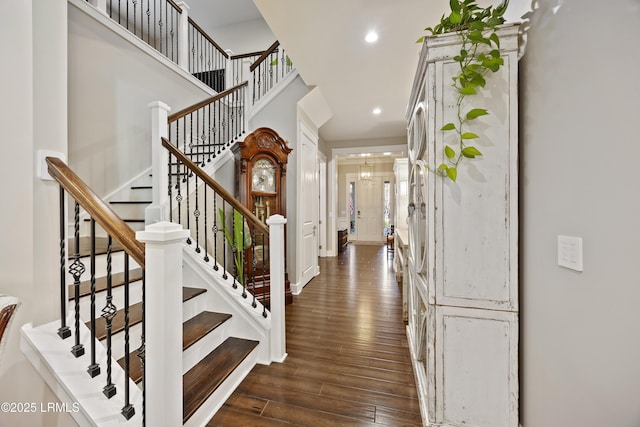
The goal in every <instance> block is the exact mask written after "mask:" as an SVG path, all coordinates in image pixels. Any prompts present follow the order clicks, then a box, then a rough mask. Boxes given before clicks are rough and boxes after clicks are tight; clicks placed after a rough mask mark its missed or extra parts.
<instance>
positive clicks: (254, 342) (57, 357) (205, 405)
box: [21, 0, 292, 426]
mask: <svg viewBox="0 0 640 427" xmlns="http://www.w3.org/2000/svg"><path fill="white" fill-rule="evenodd" d="M69 1H70V2H73V3H77V7H82V8H84V7H93V6H90V5H89V3H85V2H77V1H76V0H69ZM100 3H101V2H98V3H97V4H100ZM187 10H188V9H187ZM183 12H184V13H183V15H182V16H183V18H185V22H186V20H187V19H186V18H187V16H186V11H183ZM110 13H111V11H110ZM99 18H100V19H103V18H102V17H99ZM112 18H113V16H112ZM113 19H115V18H113ZM189 25H190V28H191V27H193V28H196V29H198V31H200V30H199V27H197V25H195V23H193V22H192V21H191V20H189ZM134 33H135V31H134ZM136 35H137V34H136ZM150 44H151V43H150ZM216 46H217V45H216ZM163 54H164V53H163ZM225 55H226V54H225ZM254 55H255V54H254ZM278 55H281V60H280V63H281V64H285V63H286V67H285V66H284V65H282V66H280V65H279V66H278V67H277V68H275V70H276V74H275V79H274V78H273V72H272V71H273V69H274V66H273V64H277V63H278V60H277V59H275V60H274V57H275V58H278ZM285 57H286V56H285V53H284V50H283V49H282V48H279V45H278V44H277V43H276V44H274V45H273V46H272V47H271V48H269V50H268V51H265V52H263V53H262V54H261V55H259V57H258V60H259V62H260V64H258V63H257V62H258V61H256V63H255V67H253V68H252V69H251V70H250V71H249V66H248V64H246V60H247V58H248V57H247V56H238V57H236V58H230V61H229V64H228V66H226V69H227V75H228V76H229V79H227V86H229V84H228V82H229V81H233V79H235V80H236V83H238V82H237V80H238V78H239V77H242V76H243V73H245V74H244V75H251V79H252V84H248V83H247V82H244V83H241V84H237V85H236V86H235V87H234V88H232V89H229V90H227V91H224V92H222V93H220V94H219V95H217V96H215V97H213V98H211V99H209V100H205V101H203V102H202V103H200V104H201V105H196V106H194V107H193V108H192V109H191V111H190V112H184V111H183V112H181V113H184V114H183V115H182V116H181V118H182V121H181V122H178V121H177V120H175V124H174V125H172V126H175V127H173V128H171V135H172V137H175V138H176V140H175V141H173V140H172V142H173V144H174V145H175V146H177V147H178V149H180V150H181V151H182V152H183V153H184V154H185V155H186V156H187V157H188V158H189V159H190V160H191V161H192V162H194V163H196V164H197V165H198V166H200V167H203V168H206V169H207V170H208V171H207V173H208V174H212V171H213V170H215V167H216V166H217V163H219V162H223V161H226V160H228V159H229V158H230V157H231V156H230V154H228V153H230V149H229V148H230V147H231V145H232V144H233V143H235V142H236V140H237V139H238V138H239V137H240V136H242V135H243V134H244V133H245V132H246V126H247V116H248V109H249V108H250V107H251V106H253V104H254V103H256V101H258V100H260V102H261V103H263V104H264V102H266V100H265V94H266V92H267V91H268V90H270V89H271V87H272V86H273V84H274V82H275V83H277V82H278V81H280V80H282V79H283V78H284V77H285V76H286V74H287V73H289V72H290V71H291V70H292V67H291V64H290V61H289V60H288V57H286V59H287V60H286V61H285ZM252 59H256V58H255V56H253V57H252ZM223 61H224V60H223ZM242 62H245V66H241V65H240V64H241V63H242ZM269 64H272V65H269ZM216 67H218V68H220V67H221V66H220V65H219V64H218V65H216ZM222 68H224V67H222ZM200 71H202V70H191V71H190V72H191V74H192V75H194V76H195V77H194V78H197V77H199V73H200ZM269 73H271V76H270V77H269V78H268V79H267V76H268V75H269ZM200 74H202V73H200ZM205 74H206V73H205ZM267 80H269V82H270V83H269V87H267V83H266V82H267ZM205 83H206V82H205ZM216 85H217V86H216V87H219V88H220V85H221V83H220V79H217V80H216ZM245 89H246V92H245ZM204 112H208V114H209V116H205V115H204ZM212 112H213V114H212ZM201 113H202V114H201ZM194 115H195V117H196V118H195V120H196V121H195V122H191V123H190V125H189V127H188V126H187V125H186V124H185V120H186V119H185V117H188V119H189V120H193V119H192V118H193V117H194ZM169 122H170V120H169ZM167 123H168V121H167V118H166V116H165V118H164V121H163V120H160V122H159V126H160V135H161V136H167V137H168V136H169V135H167V134H166V131H167V130H168V129H167V128H168V126H167ZM192 123H198V124H196V126H193V124H192ZM180 126H182V127H180ZM163 127H164V130H163V129H162V128H163ZM194 129H195V133H194ZM204 129H208V135H207V138H205V132H204V131H203V132H202V133H199V132H200V130H204ZM163 133H165V134H164V135H163ZM159 139H160V138H158V145H159V142H160V141H159ZM223 154H224V155H223ZM62 165H63V166H64V167H66V165H64V164H62ZM164 166H166V169H167V170H166V171H165V172H167V173H166V174H164V175H161V174H155V172H154V174H155V177H153V176H152V174H151V172H150V171H145V172H143V173H141V174H140V176H139V177H138V178H137V179H135V180H133V181H132V182H130V183H128V184H126V185H125V186H123V187H122V188H121V189H119V190H118V191H116V192H115V193H113V194H111V195H110V196H108V197H107V201H106V203H105V202H102V201H94V200H90V202H89V205H85V203H86V200H89V199H91V197H89V196H87V195H88V194H89V193H92V192H91V191H90V189H87V190H83V189H82V188H81V190H80V193H81V194H80V195H79V196H78V195H77V194H75V193H74V191H77V190H74V189H72V188H71V187H74V185H71V184H70V183H72V184H75V183H77V181H80V180H79V178H77V177H76V176H75V175H74V174H73V173H72V172H71V174H72V175H74V177H72V178H68V177H66V178H64V179H62V180H61V178H60V177H61V176H62V175H63V174H62V173H61V172H60V171H59V170H58V169H56V170H55V171H53V170H52V163H51V162H50V163H49V172H50V174H51V175H52V176H55V177H56V180H58V182H59V183H60V185H61V188H62V187H64V189H65V190H66V191H67V193H68V194H69V196H70V197H69V199H70V200H71V198H73V199H75V200H78V203H79V204H80V205H81V207H82V209H83V210H85V211H86V212H83V213H82V214H79V213H78V210H77V208H76V213H75V221H74V222H75V224H74V225H73V226H72V227H74V228H75V233H74V232H70V233H67V234H75V238H71V239H68V240H66V239H61V264H62V266H61V273H60V274H61V282H62V283H61V302H60V303H61V317H60V320H57V321H54V322H51V323H48V324H45V325H41V326H38V327H32V326H31V325H25V326H24V327H23V328H22V330H21V333H22V341H21V349H22V351H23V352H24V353H25V354H26V355H27V357H28V358H29V360H30V361H31V363H32V364H33V365H34V367H36V369H37V370H38V371H39V372H40V373H41V375H42V376H43V378H44V379H45V381H46V382H47V383H48V384H49V385H50V387H51V388H52V390H54V392H55V393H56V394H57V396H58V397H59V398H60V400H61V401H62V402H63V403H67V404H68V405H69V406H70V407H71V406H72V405H73V407H74V408H76V405H77V408H78V410H77V411H74V412H73V413H71V415H72V416H73V417H74V419H75V420H76V421H77V422H78V423H79V424H80V425H100V426H111V425H145V424H146V425H158V421H157V419H158V418H157V417H158V416H160V417H162V414H163V413H164V410H165V408H164V407H165V406H172V404H173V403H174V402H175V400H174V399H166V398H164V397H162V394H161V393H160V394H159V393H158V390H156V389H155V388H154V387H147V386H146V385H145V383H146V382H147V381H151V378H152V377H153V378H158V377H162V376H163V373H162V372H160V373H158V372H155V371H153V370H152V372H149V370H150V369H151V365H152V364H151V360H152V358H157V357H160V359H162V355H158V354H157V352H156V354H152V353H153V352H151V351H150V343H151V336H152V335H154V336H156V335H158V334H159V333H162V332H163V331H159V332H158V328H159V326H158V325H156V324H155V322H151V321H150V320H149V311H150V310H149V307H147V310H146V312H145V306H144V305H145V304H150V303H149V300H150V298H149V292H150V291H154V292H156V293H157V292H158V289H162V290H164V289H167V288H168V286H167V284H166V283H150V282H149V277H151V275H150V269H153V268H154V267H149V259H150V258H149V257H147V262H146V265H145V262H144V256H143V257H142V258H140V255H138V256H137V257H136V256H135V255H133V254H132V255H131V256H129V255H126V254H125V252H127V253H130V252H129V251H130V249H127V248H129V246H128V244H127V243H126V242H129V241H133V240H135V237H134V236H133V233H134V231H141V230H144V224H145V211H146V209H147V208H148V207H149V205H150V204H151V203H156V204H157V203H158V200H157V199H156V198H155V196H154V194H155V193H154V191H153V188H154V186H156V185H158V179H157V178H158V177H160V176H165V177H167V176H168V180H169V182H168V184H169V185H170V188H172V190H171V191H172V192H173V195H172V196H173V198H174V199H176V193H177V195H178V196H180V192H181V191H182V192H183V193H182V194H183V195H184V197H185V198H186V200H188V199H189V198H190V196H191V195H192V193H193V192H194V191H195V197H196V199H197V197H198V196H197V194H198V190H197V188H198V178H195V183H194V179H193V174H192V173H191V172H188V171H187V170H186V169H185V168H184V167H183V166H180V164H178V162H177V161H176V159H175V158H174V159H173V160H172V157H171V156H169V161H168V164H167V163H165V164H164V165H163V167H164ZM59 167H60V166H56V168H59ZM65 179H66V181H65ZM63 181H65V182H66V185H65V184H63ZM154 181H155V182H154ZM80 183H81V182H80ZM189 183H191V185H192V186H193V187H191V188H189ZM194 184H195V185H194ZM83 185H84V183H81V186H80V187H82V186H83ZM200 185H201V184H200ZM159 188H166V187H165V186H164V184H163V186H161V187H159ZM83 191H84V193H83ZM216 191H218V190H216ZM160 193H166V192H164V191H161V192H160ZM215 197H219V196H218V193H215V195H214V198H215ZM224 197H226V196H224ZM85 199H86V200H85ZM62 200H64V199H62ZM170 203H171V202H169V201H167V200H166V199H165V203H164V204H163V209H166V210H168V211H170V212H174V209H175V208H172V207H171V206H170ZM187 203H188V202H187ZM223 203H227V205H226V206H227V207H230V206H231V207H232V209H240V207H235V205H234V204H233V203H237V202H233V201H229V200H227V199H225V201H224V202H223ZM228 203H231V204H228ZM63 205H64V203H63ZM94 205H95V206H94ZM97 205H100V206H99V208H100V209H99V210H101V209H102V207H103V206H102V205H105V207H106V209H107V212H106V213H99V215H98V217H96V215H95V209H96V206H97ZM214 206H215V204H214ZM223 206H224V204H223ZM177 209H178V212H179V211H180V205H179V202H178V207H177ZM187 209H188V204H187ZM196 210H197V207H196ZM61 212H62V213H61V217H62V218H63V221H62V223H61V234H62V235H64V234H65V233H64V231H63V230H66V229H67V225H66V224H64V223H65V222H66V214H64V208H61ZM214 212H215V208H214ZM247 214H248V215H249V216H252V215H251V213H250V212H247ZM214 216H217V215H215V214H214ZM91 218H93V219H95V220H96V223H97V225H98V226H97V227H95V232H94V233H93V234H94V236H95V239H94V244H93V245H92V243H91V239H90V238H88V237H79V236H88V235H90V234H91V233H90V229H91V228H93V225H94V223H93V222H92V219H91ZM105 218H106V219H105ZM105 221H106V223H105ZM204 221H205V222H204V229H205V230H206V229H208V228H211V224H209V225H208V226H207V223H206V221H207V216H206V213H205V216H204ZM112 222H113V223H116V224H117V226H114V225H113V224H111V223H112ZM147 222H149V221H148V219H147ZM195 224H196V225H195V228H194V227H193V226H191V227H189V225H188V223H187V228H190V232H191V234H194V233H195V237H194V239H193V240H192V239H191V238H188V239H184V238H183V239H181V242H180V243H177V245H179V247H181V249H180V250H179V252H181V254H182V256H181V258H182V263H181V264H180V265H178V266H177V267H176V269H177V270H179V271H180V272H181V273H180V280H181V282H182V305H181V307H180V305H179V304H178V305H177V306H178V307H180V308H181V311H182V316H181V317H182V357H181V361H174V363H166V364H164V365H163V369H164V370H165V372H166V373H167V376H171V375H169V374H173V373H174V372H176V370H179V373H180V374H181V375H182V381H181V383H182V392H181V395H182V405H181V407H182V422H183V424H184V425H186V426H203V425H205V424H206V423H207V422H208V420H209V419H210V418H211V417H212V416H213V414H215V412H216V411H217V410H218V409H219V408H220V407H221V406H222V404H223V403H224V401H225V400H226V399H227V398H228V396H229V395H230V394H231V393H232V392H233V390H234V389H235V388H236V387H237V386H238V385H239V384H240V382H241V381H242V380H243V379H244V377H245V376H246V375H247V374H248V373H249V372H250V371H251V369H252V368H253V367H254V366H255V364H256V363H262V364H269V363H271V362H273V361H280V362H281V361H283V360H284V357H286V353H285V352H284V350H285V346H284V317H283V314H281V313H283V312H284V305H282V306H278V305H279V303H278V304H277V305H276V306H275V307H274V306H273V305H272V307H271V308H272V310H276V311H278V313H276V312H274V313H275V314H273V315H272V313H271V312H268V311H267V310H266V309H265V308H264V306H263V305H262V304H260V302H259V301H256V299H255V298H251V296H250V295H248V292H247V289H246V288H244V287H243V286H238V281H237V279H236V278H235V277H234V276H233V271H232V268H229V266H228V265H225V264H224V263H223V262H222V261H219V258H221V257H222V258H224V257H225V255H226V253H227V252H229V251H230V250H231V248H229V247H227V246H225V245H224V244H223V245H222V250H221V251H220V252H221V254H217V253H216V250H217V249H218V248H217V246H215V245H214V247H213V248H212V249H211V250H212V252H213V253H212V255H211V256H210V257H208V256H207V249H206V246H207V245H206V243H205V244H204V245H205V246H204V254H205V256H204V258H203V253H202V249H203V248H202V243H201V241H199V240H198V235H199V226H198V215H195ZM111 227H114V228H111ZM125 229H126V230H125ZM213 229H214V232H213V234H214V235H215V234H216V233H215V232H216V229H218V225H214V227H213ZM275 229H276V235H279V236H280V237H277V238H276V241H278V240H277V239H280V242H281V243H282V242H283V241H284V223H282V224H280V225H278V226H276V227H275ZM80 230H81V231H80ZM105 230H106V231H105ZM119 230H125V231H124V232H122V233H121V231H119ZM148 230H149V229H148V228H147V231H148ZM218 230H219V229H218ZM185 233H186V232H185ZM266 233H267V234H264V238H266V239H267V241H268V238H269V233H270V232H269V231H267V232H266ZM169 234H170V233H169ZM109 235H111V236H113V241H112V243H111V245H110V244H109V241H110V240H109V239H108V237H107V236H109ZM116 235H117V236H119V238H122V236H123V235H124V241H125V243H122V244H119V243H118V241H121V240H119V238H118V237H116ZM185 237H186V236H185ZM75 239H78V242H79V251H78V255H77V256H76V254H75V251H74V250H73V248H74V247H75V244H76V241H75ZM204 239H205V241H206V239H207V237H206V231H205V237H204ZM214 241H215V240H214ZM136 244H138V245H140V243H139V242H136ZM150 245H151V244H150V243H149V242H147V250H148V249H149V247H150ZM91 246H94V250H93V254H92V250H91ZM151 246H152V245H151ZM218 246H219V245H218ZM276 247H279V248H280V250H281V251H282V253H280V254H279V255H277V256H276V255H273V254H275V253H276V252H273V253H272V255H271V256H270V257H271V258H274V259H276V258H282V259H283V248H284V245H283V243H282V244H281V245H276ZM263 249H265V247H263ZM65 251H66V252H65ZM142 251H143V252H144V249H142ZM65 253H66V254H68V255H65ZM65 258H66V259H65ZM130 258H131V259H130ZM209 258H210V259H209ZM140 259H142V261H140V264H138V263H137V262H136V261H135V260H140ZM78 263H80V266H82V267H78V265H77V264H78ZM152 264H153V263H152ZM156 264H157V263H156ZM85 266H87V267H86V268H85ZM89 266H91V272H90V271H89ZM156 267H157V266H156ZM80 270H84V274H83V275H82V276H81V277H82V278H81V279H80V275H79V271H80ZM154 271H156V270H154ZM76 273H78V274H76ZM74 274H76V275H75V276H74ZM272 274H273V277H272V283H274V282H275V283H278V282H279V279H278V276H279V275H280V273H278V271H277V269H276V270H274V272H273V273H272ZM89 276H92V277H93V278H94V280H91V279H89ZM281 276H282V278H281V282H282V286H283V287H284V265H282V268H281ZM145 277H146V280H145ZM153 277H154V278H157V277H158V275H157V274H156V273H154V275H153ZM176 289H177V288H176ZM271 292H272V294H271V295H272V296H271V298H272V300H273V292H274V289H273V285H272V289H271ZM278 292H282V295H284V289H279V290H278ZM145 294H146V296H145ZM266 296H267V298H269V295H266ZM280 299H281V300H282V301H284V296H282V298H280V297H278V296H277V294H276V298H275V300H280ZM173 301H175V302H177V298H176V299H174V300H173ZM125 307H128V309H125ZM162 307H165V306H164V305H163V306H162ZM180 308H178V309H176V310H172V311H171V313H170V314H176V313H178V312H179V311H180ZM155 311H156V312H157V311H158V309H157V307H156V308H155ZM167 314H169V313H167ZM178 317H179V316H178ZM177 324H179V323H176V325H177ZM154 328H155V329H154ZM160 329H162V327H160ZM175 336H177V334H176V333H174V334H173V337H175ZM61 338H63V339H61ZM72 341H74V342H75V345H73V344H74V343H73V342H72ZM154 342H156V341H154ZM72 345H73V347H72ZM70 349H71V351H70ZM72 353H73V354H72ZM153 360H156V359H153ZM162 360H165V359H162ZM177 364H181V367H180V368H177V367H176V365H177ZM154 366H158V363H156V362H155V361H154ZM174 384H175V383H174ZM178 388H179V384H178V385H177V386H174V387H172V390H173V391H178ZM178 392H179V391H178ZM150 396H152V397H150ZM158 396H160V397H158ZM173 406H175V405H173ZM150 416H154V417H156V418H155V420H156V421H154V422H151V421H149V420H150V419H151V418H149V417H150ZM160 419H161V420H162V421H161V422H160V423H163V422H164V423H165V424H166V422H167V421H166V420H167V419H170V418H165V419H162V418H160ZM174 419H175V418H174ZM170 424H172V425H173V424H175V423H173V422H171V423H170Z"/></svg>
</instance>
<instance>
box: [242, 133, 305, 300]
mask: <svg viewBox="0 0 640 427" xmlns="http://www.w3.org/2000/svg"><path fill="white" fill-rule="evenodd" d="M291 150H292V149H291V148H290V147H289V146H288V145H287V142H286V141H285V140H284V139H282V138H281V137H280V135H278V134H277V133H276V131H274V130H273V129H270V128H266V127H263V128H259V129H256V130H255V131H253V132H252V133H250V134H249V135H247V137H246V138H245V140H244V141H239V142H238V144H237V145H236V146H234V148H233V152H234V154H235V156H236V177H237V185H236V193H237V194H236V197H237V198H238V200H239V201H240V202H242V203H243V204H244V205H245V206H246V207H247V208H249V210H251V212H253V214H254V215H255V216H256V217H257V218H258V219H259V220H260V221H263V222H265V223H266V220H267V218H269V217H270V216H271V215H274V214H280V215H282V216H284V217H286V216H287V208H286V206H287V203H286V202H287V200H286V189H287V185H286V182H287V161H288V159H289V153H291ZM255 239H256V242H255V243H256V249H255V250H253V251H252V250H250V249H248V250H247V254H246V260H247V262H246V268H247V269H251V268H252V265H254V264H253V262H254V261H255V266H256V268H255V269H256V271H254V272H253V273H254V274H253V275H254V277H255V286H256V287H255V292H256V293H257V294H258V296H259V295H260V294H264V295H265V297H266V298H265V300H266V301H267V304H268V299H269V279H270V277H269V251H268V245H265V246H264V248H265V250H264V253H263V251H262V247H263V246H262V243H263V242H262V240H261V239H262V236H259V235H258V236H256V237H255ZM265 243H266V244H267V243H268V242H265ZM285 248H286V245H285ZM285 254H286V249H285ZM285 266H286V258H285ZM263 268H264V271H265V273H264V277H263V274H262V271H263ZM247 273H248V274H247V276H246V277H249V276H250V275H251V274H250V273H251V272H247ZM292 301H293V296H292V295H291V286H290V283H289V279H288V275H287V274H286V273H285V303H286V304H290V303H291V302H292Z"/></svg>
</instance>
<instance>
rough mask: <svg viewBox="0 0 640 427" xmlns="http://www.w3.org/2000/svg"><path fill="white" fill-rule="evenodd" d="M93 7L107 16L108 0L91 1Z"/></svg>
mask: <svg viewBox="0 0 640 427" xmlns="http://www.w3.org/2000/svg"><path fill="white" fill-rule="evenodd" d="M89 3H90V4H91V5H93V6H95V8H96V9H98V10H99V11H100V12H102V13H104V14H105V15H106V14H107V0H91V1H90V2H89Z"/></svg>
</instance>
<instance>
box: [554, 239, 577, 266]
mask: <svg viewBox="0 0 640 427" xmlns="http://www.w3.org/2000/svg"><path fill="white" fill-rule="evenodd" d="M558 265H559V266H561V267H566V268H570V269H571V270H576V271H582V269H583V266H582V237H571V236H558Z"/></svg>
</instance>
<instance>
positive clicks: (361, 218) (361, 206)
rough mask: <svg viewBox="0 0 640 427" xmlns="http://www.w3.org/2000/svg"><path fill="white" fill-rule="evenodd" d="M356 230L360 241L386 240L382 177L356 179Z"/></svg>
mask: <svg viewBox="0 0 640 427" xmlns="http://www.w3.org/2000/svg"><path fill="white" fill-rule="evenodd" d="M356 194H357V197H356V209H355V217H356V230H357V239H358V241H360V242H381V241H383V240H384V237H383V232H384V225H383V215H382V205H383V203H382V196H383V192H382V177H381V176H373V177H372V178H371V180H367V181H360V180H358V181H356Z"/></svg>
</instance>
